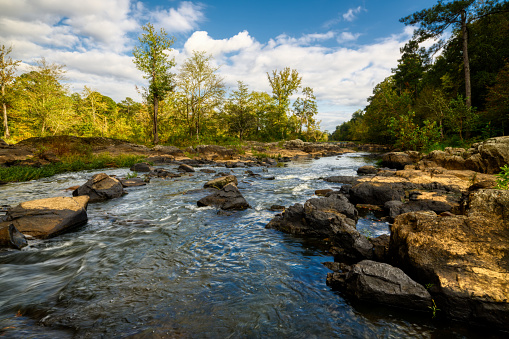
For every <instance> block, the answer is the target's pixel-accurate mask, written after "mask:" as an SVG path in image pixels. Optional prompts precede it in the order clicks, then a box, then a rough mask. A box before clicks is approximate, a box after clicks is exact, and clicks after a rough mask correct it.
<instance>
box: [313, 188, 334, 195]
mask: <svg viewBox="0 0 509 339" xmlns="http://www.w3.org/2000/svg"><path fill="white" fill-rule="evenodd" d="M331 192H334V190H331V189H330V188H328V189H323V190H316V191H315V195H317V196H319V197H325V196H327V194H329V193H331Z"/></svg>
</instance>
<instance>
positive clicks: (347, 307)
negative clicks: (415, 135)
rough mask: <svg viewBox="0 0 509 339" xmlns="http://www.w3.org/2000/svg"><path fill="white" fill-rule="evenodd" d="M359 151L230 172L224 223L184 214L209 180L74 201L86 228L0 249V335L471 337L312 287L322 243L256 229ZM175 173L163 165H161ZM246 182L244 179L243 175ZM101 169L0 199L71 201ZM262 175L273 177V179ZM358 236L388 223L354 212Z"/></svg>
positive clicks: (211, 215) (346, 170)
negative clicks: (84, 211)
mask: <svg viewBox="0 0 509 339" xmlns="http://www.w3.org/2000/svg"><path fill="white" fill-rule="evenodd" d="M373 163H374V159H373V158H372V157H370V156H369V154H366V153H350V154H345V155H342V156H339V157H327V158H321V159H304V160H301V161H293V162H290V163H287V166H286V167H276V168H268V169H264V168H262V167H253V168H235V169H231V170H230V169H225V168H218V167H206V168H210V169H214V170H216V171H218V172H220V171H222V172H224V171H232V172H233V174H235V175H236V176H237V178H238V181H239V185H238V187H239V190H240V191H241V193H242V194H243V195H244V197H245V198H246V200H247V201H248V203H249V204H250V205H251V208H250V209H247V210H245V211H240V212H236V213H234V214H233V215H230V216H227V215H222V214H218V211H217V209H215V208H209V207H206V208H198V207H197V205H196V201H197V200H199V199H200V198H202V197H204V196H205V195H207V194H208V193H205V192H196V191H194V190H196V189H199V188H201V187H203V184H204V183H205V182H206V181H208V180H210V179H212V178H213V177H214V175H215V174H206V173H202V172H195V173H193V174H192V175H188V174H186V175H184V176H182V177H180V178H177V179H168V180H165V179H152V180H151V182H150V183H149V184H148V185H147V186H143V187H136V188H128V189H126V190H127V191H128V194H127V195H125V196H123V197H121V198H118V199H113V200H110V201H107V202H102V203H93V204H89V206H88V217H89V221H88V223H87V224H86V225H85V226H83V227H81V228H79V229H77V230H75V231H73V232H71V233H67V234H64V235H61V236H58V237H55V238H52V239H47V240H31V241H30V244H29V246H28V247H26V248H24V249H23V250H21V251H15V250H10V251H4V252H2V253H0V324H1V326H0V336H1V335H3V336H4V337H9V338H10V337H12V338H21V337H23V338H71V337H74V338H99V337H104V338H124V337H128V336H131V335H139V337H143V335H149V334H152V333H153V334H154V335H155V337H157V336H159V337H177V338H392V337H394V338H403V337H406V338H408V337H412V338H429V337H437V336H438V337H440V336H444V337H449V338H450V337H456V338H461V337H472V333H469V332H468V331H466V330H464V329H462V327H454V328H451V327H449V326H447V327H444V326H438V325H437V324H435V323H434V321H433V319H432V318H431V312H430V314H429V315H428V314H416V315H413V314H407V313H406V312H404V311H403V312H402V311H398V310H394V309H389V308H384V307H373V306H364V305H352V304H351V303H350V302H349V301H348V300H345V299H344V298H343V297H342V295H341V294H340V293H339V292H335V291H332V290H331V289H330V288H329V287H328V286H326V284H325V278H326V275H327V273H328V272H329V271H328V269H327V268H325V267H324V266H323V265H322V263H323V262H326V261H333V258H332V256H331V255H330V253H328V252H327V248H326V247H324V246H322V245H323V241H321V240H322V239H317V240H304V239H302V238H299V237H295V236H292V235H288V234H284V233H281V232H278V231H275V230H268V229H265V225H266V224H267V223H268V222H269V221H270V220H271V219H272V218H273V216H274V215H275V214H276V213H278V212H273V211H270V210H269V209H270V207H271V206H272V205H283V206H290V205H293V204H295V203H304V202H305V201H306V200H308V199H309V198H311V197H313V196H314V191H315V190H317V189H324V188H338V187H339V186H341V184H336V183H328V182H325V181H323V180H322V179H321V178H322V177H327V176H333V175H356V170H357V168H358V167H360V166H363V165H366V164H373ZM176 167H177V166H173V165H168V166H165V168H167V169H170V170H172V171H174V170H176ZM247 169H249V170H252V171H253V172H254V173H257V174H259V175H260V176H258V177H252V176H249V175H248V174H247V173H246V170H247ZM101 172H105V173H107V174H109V175H116V176H119V177H121V176H125V175H127V174H128V173H130V171H129V169H107V170H103V171H86V172H78V173H67V174H62V175H58V176H54V177H51V178H46V179H41V180H37V181H31V182H26V183H11V184H7V185H4V186H0V205H10V206H13V205H16V204H18V203H20V202H23V201H28V200H33V199H40V198H49V197H55V196H71V192H70V191H66V188H68V187H70V186H74V185H81V184H83V183H85V182H86V181H87V180H88V179H89V178H90V177H91V176H92V175H94V174H96V173H101ZM270 177H273V180H268V179H272V178H270ZM358 229H359V230H360V232H361V233H364V234H366V235H368V236H372V237H374V236H378V235H380V234H387V233H388V232H389V229H388V224H387V223H386V222H383V221H380V220H378V218H377V216H375V215H374V214H371V213H367V214H366V215H365V216H364V217H363V218H362V219H361V220H360V221H359V224H358Z"/></svg>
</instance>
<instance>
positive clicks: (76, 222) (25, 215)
mask: <svg viewBox="0 0 509 339" xmlns="http://www.w3.org/2000/svg"><path fill="white" fill-rule="evenodd" d="M88 201H89V197H88V196H79V197H72V198H70V197H57V198H47V199H39V200H32V201H27V202H23V203H21V204H19V205H18V206H15V207H13V208H11V209H9V210H8V212H7V215H6V221H4V222H2V223H0V228H3V227H5V226H9V225H11V224H12V225H14V227H15V228H16V229H17V230H18V231H19V232H21V233H23V234H24V235H29V236H32V237H35V238H42V239H44V238H49V237H53V236H55V235H58V234H60V233H63V232H65V231H67V230H70V229H73V228H75V227H78V226H82V225H84V224H86V223H87V220H88V218H87V211H86V208H87V204H88ZM12 234H15V233H12ZM15 236H16V235H15ZM16 237H17V236H16ZM20 241H22V240H20Z"/></svg>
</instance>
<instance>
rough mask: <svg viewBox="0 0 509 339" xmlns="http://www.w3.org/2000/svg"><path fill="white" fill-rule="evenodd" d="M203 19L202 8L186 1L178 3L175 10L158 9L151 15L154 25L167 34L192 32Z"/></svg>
mask: <svg viewBox="0 0 509 339" xmlns="http://www.w3.org/2000/svg"><path fill="white" fill-rule="evenodd" d="M204 17H205V16H204V14H203V7H202V6H201V5H196V4H193V3H192V2H188V1H185V2H182V3H180V6H179V8H177V9H175V8H170V9H168V10H164V9H158V10H157V11H155V12H154V13H153V18H154V20H155V24H154V25H155V26H158V27H163V28H164V29H165V30H167V31H168V32H169V33H175V32H188V31H192V30H194V29H196V28H197V27H198V23H199V22H201V21H202V20H203V19H204Z"/></svg>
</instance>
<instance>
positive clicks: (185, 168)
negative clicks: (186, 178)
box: [177, 164, 195, 173]
mask: <svg viewBox="0 0 509 339" xmlns="http://www.w3.org/2000/svg"><path fill="white" fill-rule="evenodd" d="M177 170H179V171H181V172H187V173H191V172H195V169H194V168H193V167H192V166H189V165H186V164H181V165H180V166H179V167H178V169H177Z"/></svg>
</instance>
